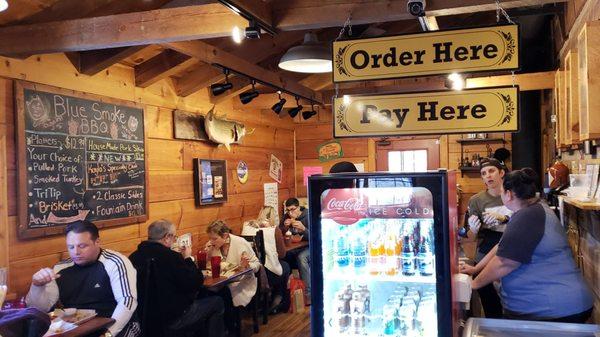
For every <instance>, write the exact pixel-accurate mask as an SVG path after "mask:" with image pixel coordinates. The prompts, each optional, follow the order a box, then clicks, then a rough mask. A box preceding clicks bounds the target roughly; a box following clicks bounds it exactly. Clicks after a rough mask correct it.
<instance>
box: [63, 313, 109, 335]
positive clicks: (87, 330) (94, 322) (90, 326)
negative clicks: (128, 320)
mask: <svg viewBox="0 0 600 337" xmlns="http://www.w3.org/2000/svg"><path fill="white" fill-rule="evenodd" d="M113 323H115V320H114V319H113V318H110V317H98V316H96V317H94V318H92V319H90V320H89V321H87V322H83V323H81V324H79V325H78V326H77V327H76V328H75V329H72V330H69V331H65V332H63V333H57V334H54V335H51V336H52V337H82V336H86V335H88V334H91V333H95V332H102V331H104V330H105V329H106V328H108V327H110V326H111V325H113Z"/></svg>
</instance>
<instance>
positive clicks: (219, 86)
mask: <svg viewBox="0 0 600 337" xmlns="http://www.w3.org/2000/svg"><path fill="white" fill-rule="evenodd" d="M223 73H224V74H225V83H215V84H211V85H210V92H212V94H213V96H219V95H220V94H222V93H224V92H225V91H227V90H229V89H231V88H233V84H232V83H229V69H227V68H225V69H223Z"/></svg>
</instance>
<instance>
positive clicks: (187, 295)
mask: <svg viewBox="0 0 600 337" xmlns="http://www.w3.org/2000/svg"><path fill="white" fill-rule="evenodd" d="M176 241H177V234H176V231H175V225H173V224H172V223H171V222H169V221H168V220H164V219H162V220H157V221H154V222H153V223H151V224H150V226H149V227H148V240H147V241H144V242H142V243H140V244H139V246H138V249H137V250H136V251H135V252H133V254H131V255H130V256H129V258H130V259H131V262H132V263H133V265H134V266H135V268H136V269H137V271H138V289H139V290H140V304H141V305H144V302H146V303H148V305H145V307H146V308H147V311H148V313H147V314H146V317H142V318H143V319H145V320H146V322H145V323H144V327H145V333H144V336H145V337H153V336H162V333H161V331H160V329H151V328H150V326H151V325H152V324H156V323H158V322H159V321H164V322H166V323H167V329H168V330H171V332H173V333H176V332H178V331H186V332H196V333H201V332H204V331H203V330H204V329H206V336H208V337H220V336H222V334H223V330H224V328H223V311H224V305H223V300H222V299H221V298H220V297H218V296H206V295H207V292H206V291H205V290H204V286H203V285H202V284H203V283H204V277H203V276H202V271H200V270H198V268H197V267H196V264H194V261H193V259H192V247H191V246H185V245H184V246H182V247H180V249H181V253H178V252H176V251H174V250H171V246H172V245H173V243H175V242H176ZM150 259H152V260H153V261H154V264H155V268H156V274H155V275H153V276H151V277H152V278H153V279H152V280H150V279H149V277H148V275H147V272H148V271H149V270H148V269H149V268H148V261H149V260H150ZM151 274H152V272H151ZM146 281H148V282H146ZM149 282H153V283H154V288H155V289H152V285H150V284H146V283H149ZM147 287H151V288H147ZM142 289H150V291H148V292H146V291H144V292H142ZM145 295H148V297H150V296H156V297H157V301H156V302H155V304H156V306H152V305H151V304H149V303H151V302H152V301H151V299H150V298H144V297H145ZM204 322H206V326H205V325H204Z"/></svg>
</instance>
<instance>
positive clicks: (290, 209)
mask: <svg viewBox="0 0 600 337" xmlns="http://www.w3.org/2000/svg"><path fill="white" fill-rule="evenodd" d="M297 209H298V207H291V208H286V209H285V212H286V213H288V214H289V213H292V212H293V211H295V210H297Z"/></svg>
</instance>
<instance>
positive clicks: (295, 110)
mask: <svg viewBox="0 0 600 337" xmlns="http://www.w3.org/2000/svg"><path fill="white" fill-rule="evenodd" d="M300 110H302V105H300V102H299V98H298V96H296V107H295V108H291V109H290V110H288V114H289V115H290V117H292V118H294V117H296V116H298V113H299V112H300Z"/></svg>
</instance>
